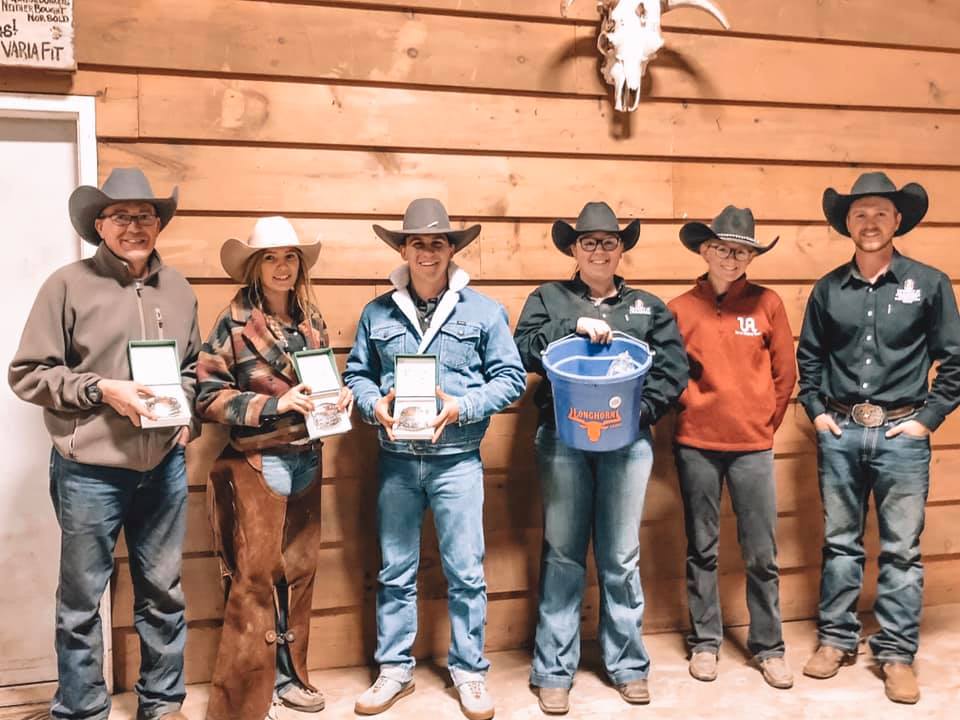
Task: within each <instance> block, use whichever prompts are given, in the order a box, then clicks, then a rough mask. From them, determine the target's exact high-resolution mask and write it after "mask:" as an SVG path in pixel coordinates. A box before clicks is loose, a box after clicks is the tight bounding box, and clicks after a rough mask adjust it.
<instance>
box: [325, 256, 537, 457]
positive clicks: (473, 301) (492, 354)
mask: <svg viewBox="0 0 960 720" xmlns="http://www.w3.org/2000/svg"><path fill="white" fill-rule="evenodd" d="M448 272H449V289H448V290H447V292H446V293H444V295H443V297H442V298H441V300H440V303H439V304H438V305H437V309H436V311H435V312H434V314H433V319H432V321H431V323H430V326H429V327H428V328H427V330H426V332H425V333H421V331H420V323H419V322H418V320H417V313H416V308H415V306H414V304H413V300H412V298H411V297H410V293H409V291H408V289H407V286H408V284H409V281H410V273H409V270H408V268H407V266H406V265H402V266H401V267H399V268H397V269H396V270H394V271H393V272H392V273H391V274H390V281H391V282H392V283H393V286H394V287H395V288H396V290H394V291H392V292H388V293H385V294H383V295H381V296H380V297H378V298H376V299H375V300H373V301H372V302H370V303H368V304H367V306H366V307H365V308H364V309H363V314H362V315H361V316H360V324H359V326H358V328H357V339H356V341H355V342H354V344H353V349H352V350H351V351H350V357H349V358H347V368H346V370H345V372H344V375H343V377H344V381H345V382H346V384H347V385H349V387H350V389H351V390H353V394H354V398H355V402H356V406H357V409H358V410H359V411H360V415H361V417H362V418H363V419H364V421H365V422H368V423H370V424H372V425H373V424H377V421H376V419H375V418H374V413H373V408H374V405H375V404H376V402H377V401H378V400H379V399H380V398H381V397H383V396H384V395H386V394H387V393H388V392H389V391H390V388H391V387H393V384H394V357H395V356H396V355H398V354H404V353H410V354H412V353H422V354H432V355H436V356H437V367H438V370H439V373H440V387H441V388H442V389H443V391H444V392H445V393H447V394H449V395H453V396H454V397H456V398H457V400H458V402H459V405H460V421H459V423H457V424H455V425H454V424H451V425H447V427H446V428H444V431H443V434H442V435H441V436H440V439H439V440H437V442H436V444H433V443H431V442H430V441H429V440H414V441H410V440H403V441H400V440H398V441H395V442H391V440H390V439H389V438H388V437H387V434H386V431H385V430H384V429H383V428H382V427H381V428H380V447H382V448H384V449H385V450H390V451H392V452H400V453H408V454H414V455H449V454H453V453H459V452H466V451H468V450H476V449H477V448H479V447H480V441H481V440H482V439H483V434H484V432H485V431H486V429H487V426H488V425H489V424H490V416H491V415H493V414H494V413H497V412H500V411H501V410H503V409H504V408H505V407H506V406H507V405H509V404H510V403H512V402H514V401H515V400H517V399H518V398H519V397H520V395H521V394H522V393H523V390H524V388H525V387H526V379H527V376H526V372H525V371H524V369H523V365H522V364H521V363H520V354H519V353H518V352H517V347H516V345H514V342H513V338H512V337H511V334H510V328H509V326H508V325H507V313H506V311H505V310H504V308H503V306H502V305H500V304H499V303H497V302H496V301H495V300H492V299H490V298H488V297H486V296H485V295H481V294H480V293H478V292H476V291H474V290H472V289H470V288H468V287H467V283H468V282H469V281H470V276H469V275H468V274H467V273H466V271H464V270H463V269H461V268H459V267H457V266H456V264H454V263H450V269H449V271H448Z"/></svg>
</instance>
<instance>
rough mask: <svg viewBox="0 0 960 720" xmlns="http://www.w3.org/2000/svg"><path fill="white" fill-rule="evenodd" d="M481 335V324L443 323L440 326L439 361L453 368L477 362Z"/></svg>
mask: <svg viewBox="0 0 960 720" xmlns="http://www.w3.org/2000/svg"><path fill="white" fill-rule="evenodd" d="M481 336H482V329H481V326H480V325H479V324H476V323H468V322H462V321H459V322H455V323H450V324H447V325H444V326H443V327H442V328H440V361H441V362H442V363H443V364H444V365H446V366H447V367H450V368H455V369H460V368H464V367H467V366H468V365H470V364H471V363H474V362H477V363H479V361H480V354H479V346H480V338H481Z"/></svg>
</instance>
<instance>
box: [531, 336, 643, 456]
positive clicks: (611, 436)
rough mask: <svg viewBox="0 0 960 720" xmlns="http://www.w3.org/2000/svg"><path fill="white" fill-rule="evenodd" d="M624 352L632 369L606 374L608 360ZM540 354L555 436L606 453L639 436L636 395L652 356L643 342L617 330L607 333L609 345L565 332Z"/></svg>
mask: <svg viewBox="0 0 960 720" xmlns="http://www.w3.org/2000/svg"><path fill="white" fill-rule="evenodd" d="M624 352H627V353H629V354H630V357H631V358H632V359H633V361H634V362H635V363H636V364H637V368H636V369H635V370H633V371H631V372H629V373H623V374H618V375H614V376H611V377H607V370H608V369H609V368H610V364H611V363H612V362H613V361H614V360H615V359H616V358H617V357H618V356H619V355H620V354H621V353H624ZM542 355H543V367H544V368H545V369H546V371H547V379H548V380H550V384H551V386H552V387H553V412H554V417H555V418H556V421H557V434H558V435H559V437H560V440H561V441H562V442H563V443H564V444H565V445H569V446H570V447H573V448H577V449H578V450H591V451H594V452H609V451H610V450H617V449H618V448H622V447H624V446H626V445H629V444H630V443H632V442H635V441H636V440H637V439H638V438H639V437H640V421H639V418H640V399H641V398H642V397H643V383H644V380H646V378H647V372H648V371H649V370H650V366H651V365H652V364H653V355H654V353H653V351H652V350H650V346H649V345H647V344H646V343H645V342H643V341H642V340H637V339H635V338H633V337H631V336H629V335H626V334H624V333H621V332H615V333H613V340H612V342H611V343H610V344H609V345H601V344H598V343H591V342H590V341H589V340H587V339H586V338H584V337H580V336H579V335H569V336H567V337H565V338H562V339H560V340H556V341H554V342H552V343H550V344H549V345H548V346H547V349H546V350H544V351H543V353H542Z"/></svg>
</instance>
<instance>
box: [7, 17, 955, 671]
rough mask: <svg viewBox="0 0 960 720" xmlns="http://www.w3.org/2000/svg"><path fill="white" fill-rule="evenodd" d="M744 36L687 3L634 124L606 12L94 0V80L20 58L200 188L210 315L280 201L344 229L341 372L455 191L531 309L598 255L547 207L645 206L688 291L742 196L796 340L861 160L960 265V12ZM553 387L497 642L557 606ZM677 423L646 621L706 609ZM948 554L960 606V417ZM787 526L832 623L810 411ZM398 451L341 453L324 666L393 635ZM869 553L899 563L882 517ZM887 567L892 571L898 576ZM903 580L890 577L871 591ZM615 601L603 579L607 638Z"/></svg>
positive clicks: (520, 450) (37, 79)
mask: <svg viewBox="0 0 960 720" xmlns="http://www.w3.org/2000/svg"><path fill="white" fill-rule="evenodd" d="M721 4H722V6H723V8H724V10H725V11H726V13H727V14H728V16H729V18H730V20H731V23H732V25H733V28H734V31H733V32H729V33H724V32H722V31H720V29H719V28H718V27H717V26H716V24H715V23H714V22H713V21H712V20H711V19H710V18H709V17H707V16H705V15H702V14H700V13H698V12H696V11H692V10H680V11H676V12H674V13H671V14H670V15H669V16H668V17H667V29H668V31H667V32H666V40H667V47H668V51H664V52H663V53H661V56H660V58H659V59H658V60H657V61H656V62H655V63H654V64H653V65H652V66H651V67H650V70H649V73H650V77H649V81H648V83H647V87H646V90H645V97H644V99H643V101H642V103H641V105H640V108H639V110H638V111H637V112H636V113H635V114H633V115H632V116H629V117H621V116H617V115H616V114H614V113H612V112H611V106H610V102H609V100H608V98H607V96H606V89H605V86H604V85H603V84H602V82H601V81H600V79H599V77H598V73H597V61H596V57H595V54H594V51H593V49H592V48H593V46H594V40H593V38H594V35H595V32H596V29H597V28H596V15H595V9H594V4H593V3H592V2H589V0H581V2H579V3H576V4H575V5H574V7H573V8H571V12H570V16H569V17H568V18H566V19H563V18H560V17H559V12H558V6H559V2H558V0H524V1H523V2H517V1H516V0H358V1H355V2H353V1H345V2H319V1H310V0H302V1H300V2H293V1H290V2H284V1H275V2H271V1H269V0H165V2H163V3H158V2H155V1H150V0H127V2H124V3H116V2H114V0H77V12H76V16H77V56H78V59H79V63H80V68H79V71H78V73H77V74H76V76H75V77H74V78H73V79H72V80H71V79H69V78H64V77H60V76H54V75H49V76H48V75H43V74H36V73H26V72H13V71H4V73H3V74H2V75H0V90H9V91H30V92H74V93H79V94H87V95H93V96H95V97H96V98H97V108H98V117H97V127H98V134H99V138H100V165H101V172H102V173H103V174H105V173H106V172H108V171H109V170H110V169H111V168H113V167H115V166H119V165H130V164H136V165H139V166H141V167H143V168H144V169H145V171H146V172H147V173H148V175H149V176H150V178H151V180H152V181H153V183H154V187H155V188H156V189H158V190H159V191H161V192H166V190H167V189H168V188H169V187H170V186H171V185H173V184H178V185H179V186H180V189H181V198H182V205H181V212H180V214H179V216H178V218H177V219H176V220H175V221H174V222H173V223H172V224H171V226H170V227H169V229H167V230H166V232H164V234H163V235H162V236H161V240H160V248H161V250H162V252H163V255H164V257H165V258H166V259H167V261H169V262H171V263H173V264H174V265H176V266H177V267H179V268H180V269H181V270H182V271H183V272H184V273H185V274H186V275H187V276H189V278H190V279H191V281H192V282H193V283H194V287H195V289H196V292H197V295H198V296H199V298H200V308H201V314H202V324H203V330H204V332H206V331H207V330H208V329H209V327H210V325H211V322H212V320H213V318H214V317H215V316H216V314H217V312H218V311H219V310H220V308H222V307H223V306H224V305H225V303H226V302H227V300H228V298H229V297H230V296H231V294H232V293H233V291H234V289H235V288H234V287H233V286H232V285H230V284H229V283H228V282H227V280H226V278H225V275H224V273H223V271H222V270H221V268H220V266H219V263H218V259H217V253H218V249H219V246H220V244H221V242H222V241H223V239H224V238H226V237H228V236H231V235H239V236H242V235H243V234H245V233H246V232H248V231H249V229H250V228H251V226H252V224H253V219H254V218H255V217H256V216H257V215H259V214H262V213H283V214H286V215H288V216H289V217H291V218H293V220H294V222H295V224H296V225H297V226H298V228H299V229H300V231H301V232H302V233H303V234H304V235H306V236H314V235H318V234H319V235H321V236H322V238H323V241H324V249H323V252H322V254H321V260H320V264H319V267H318V271H317V273H316V276H317V278H318V283H317V290H318V293H319V296H320V299H321V301H322V306H323V308H324V311H325V315H326V319H327V322H328V324H329V325H330V328H331V337H332V339H333V343H334V345H335V347H336V348H337V353H338V356H339V358H340V360H341V361H342V360H343V358H344V357H345V354H346V352H347V350H348V348H349V347H350V344H351V343H352V340H353V336H354V330H355V323H356V319H357V317H358V315H359V312H360V309H361V307H362V306H363V304H364V303H365V302H366V301H368V300H370V299H371V298H373V297H374V296H375V295H376V294H377V293H378V292H381V291H383V290H384V289H385V288H384V284H385V277H386V274H387V273H388V272H389V270H390V269H392V267H393V266H394V265H395V264H397V257H396V255H395V254H394V253H393V252H392V251H390V250H389V249H388V248H387V247H386V246H384V245H383V244H382V243H381V242H380V241H379V240H377V239H376V238H375V236H374V235H373V233H372V232H371V231H370V223H371V222H372V221H376V222H385V223H388V224H395V223H397V222H398V220H399V217H400V215H401V214H402V212H403V209H404V207H405V206H406V204H407V202H408V201H409V200H410V199H411V198H413V197H415V196H422V195H431V196H436V197H439V198H442V199H443V200H444V201H445V202H446V204H447V206H448V208H449V209H450V210H451V212H452V213H453V214H454V215H455V216H456V219H457V220H458V221H461V222H464V223H467V222H473V221H477V220H479V221H482V222H483V225H484V232H483V234H482V236H481V239H480V240H479V241H478V242H476V243H474V244H473V245H472V246H471V247H470V248H469V249H468V250H467V251H466V252H465V253H464V255H463V257H462V258H460V260H461V262H462V264H463V265H464V266H465V267H466V268H467V269H468V270H469V271H470V272H471V273H472V274H473V277H474V279H475V285H476V286H477V287H479V288H480V289H482V290H484V291H486V292H488V293H489V294H491V295H493V296H495V297H497V298H499V299H500V300H501V301H503V302H504V304H505V305H506V306H507V308H508V310H509V312H510V317H511V319H512V320H513V321H515V320H516V318H517V315H518V313H519V310H520V308H521V306H522V303H523V300H524V298H525V297H526V295H527V294H528V293H529V291H530V290H531V289H532V288H533V287H535V286H536V285H537V284H538V283H540V282H542V281H545V280H549V279H555V278H559V277H564V276H567V275H568V274H569V273H570V272H571V266H570V263H569V261H568V260H567V259H565V258H564V257H563V256H561V255H560V254H559V253H557V252H556V251H555V250H554V249H553V248H552V245H551V243H550V239H549V233H548V230H549V222H550V220H552V219H553V218H554V217H558V216H567V217H569V216H571V215H575V214H576V212H577V211H578V210H579V208H580V207H581V205H582V204H583V203H584V202H586V201H588V200H592V199H597V198H602V199H605V200H606V201H608V202H609V203H610V204H611V205H613V206H614V207H615V208H616V209H617V210H618V212H619V214H620V215H621V216H622V217H633V216H639V217H641V218H642V219H643V221H644V229H643V232H642V234H641V241H640V244H639V246H638V247H637V249H636V250H634V251H633V252H632V253H630V254H629V255H627V256H626V258H625V260H624V263H623V270H624V272H625V274H626V275H627V276H628V278H629V279H630V280H632V281H633V282H635V283H639V284H642V285H643V286H645V287H647V288H649V289H651V290H653V291H654V292H657V293H659V294H660V295H661V296H662V297H663V298H664V299H669V298H671V297H673V296H675V295H677V294H678V293H680V292H682V291H683V290H684V289H686V287H687V286H688V285H689V283H690V282H691V279H692V278H693V277H694V275H695V274H697V273H698V272H699V271H700V269H701V268H700V265H699V264H698V260H697V258H695V257H694V256H693V255H691V254H689V253H688V252H687V251H685V250H683V249H682V248H681V246H680V245H679V243H678V241H677V239H676V238H677V230H678V228H679V226H680V224H681V223H682V222H684V221H685V220H687V219H702V220H707V219H709V218H711V217H712V216H713V215H714V214H716V213H717V212H718V211H719V210H720V209H721V208H722V207H723V206H724V205H725V204H726V203H728V202H735V203H737V204H739V205H747V206H750V207H752V208H753V209H754V211H755V213H756V214H757V216H758V218H759V219H760V220H761V225H760V228H759V233H760V236H761V237H762V238H770V237H772V236H773V235H780V236H781V238H782V239H781V242H780V245H779V247H778V248H777V250H776V251H775V252H774V253H772V254H770V255H768V256H765V257H764V258H762V259H761V260H758V261H757V262H756V263H755V264H754V265H753V266H752V267H751V274H752V276H753V277H754V278H755V279H758V280H761V281H765V282H767V283H769V284H770V285H771V286H773V287H774V288H776V289H777V291H778V292H780V293H781V295H782V296H783V298H784V300H785V302H786V304H787V307H788V309H789V313H790V320H791V323H792V325H793V328H794V331H795V332H797V331H799V327H800V320H801V314H802V310H803V305H804V302H805V300H806V295H807V292H808V290H809V287H810V285H811V283H812V281H813V280H814V279H816V278H817V277H819V276H820V275H822V274H824V273H825V272H826V271H828V270H829V269H831V268H832V267H834V266H835V265H837V264H839V263H840V262H843V261H844V260H845V259H846V258H848V257H849V255H850V254H851V246H850V243H849V241H848V240H846V239H845V238H842V237H839V236H837V235H836V234H834V233H833V232H831V231H828V230H827V228H826V226H825V224H824V222H823V220H822V216H821V212H820V196H821V193H822V191H823V188H824V187H826V186H827V185H833V186H836V187H838V188H840V189H843V190H845V189H847V188H848V187H849V186H850V184H851V183H852V181H853V179H854V178H855V177H856V176H857V175H858V174H859V173H860V172H861V171H862V170H863V169H864V168H876V167H882V168H888V169H890V172H891V174H892V176H893V177H894V179H895V180H896V181H897V182H898V183H900V184H902V183H904V182H906V181H909V180H916V181H919V182H922V183H923V184H924V185H926V187H927V188H928V190H929V191H930V193H931V196H932V206H931V210H930V214H929V216H928V220H927V222H926V223H925V224H924V225H923V227H922V228H921V229H919V230H917V231H915V232H914V233H912V234H911V235H910V236H909V237H908V238H906V239H904V240H902V241H901V242H900V243H899V246H900V247H901V248H902V249H903V250H904V251H906V252H907V253H909V254H911V255H913V256H914V257H916V258H918V259H921V260H924V261H928V262H932V263H934V264H936V265H938V266H939V267H941V268H942V269H944V270H945V271H947V272H948V273H949V274H950V275H951V277H953V278H955V279H960V253H958V252H957V251H956V249H955V245H954V243H955V236H956V233H957V229H958V225H960V207H958V206H957V204H956V203H955V202H952V200H953V198H955V197H956V195H957V193H958V191H960V172H958V168H960V72H957V71H958V70H960V55H958V54H957V51H958V49H960V41H958V40H957V38H960V6H957V5H956V4H949V3H925V4H924V7H923V9H922V11H919V9H915V8H913V7H912V5H911V4H910V3H899V2H892V1H891V0H793V1H792V2H789V3H779V2H769V0H722V3H721ZM534 422H535V421H534V416H533V413H532V412H531V403H530V398H529V394H528V396H527V397H525V398H524V400H523V402H522V403H520V405H519V407H516V408H512V409H511V410H509V411H508V412H506V413H504V414H502V415H500V416H498V417H496V418H495V419H494V421H493V423H492V426H491V430H490V433H489V435H488V437H487V439H486V441H485V442H484V446H483V455H484V458H485V461H486V465H487V477H486V492H487V501H486V528H487V547H488V557H487V578H488V583H489V592H490V613H489V623H488V628H487V630H488V631H487V638H488V647H489V649H491V650H496V649H502V648H509V647H516V646H520V645H523V644H525V643H528V642H529V640H530V637H531V632H532V622H533V618H534V613H535V607H536V587H537V575H538V562H539V546H540V537H541V530H540V524H541V518H540V504H539V503H540V501H539V493H538V488H537V483H536V480H535V473H534V470H533V464H532V459H531V442H532V432H533V430H534ZM668 438H669V423H664V424H663V426H661V427H659V428H658V429H657V451H658V454H657V463H656V468H655V474H654V477H653V478H652V480H651V482H650V489H649V492H648V496H647V503H646V512H645V519H644V525H643V530H642V538H641V539H642V546H643V552H642V555H641V569H642V573H643V579H644V588H645V592H646V594H647V603H648V610H647V620H646V628H647V629H648V630H649V631H657V630H667V629H677V628H682V627H684V626H685V623H686V609H685V594H684V587H683V579H682V578H683V573H684V567H683V556H684V539H683V530H682V525H681V512H680V503H679V498H678V493H677V489H676V478H675V474H674V471H673V469H672V458H671V457H670V448H669V441H668ZM218 441H219V437H218V436H217V433H216V432H215V428H208V431H207V432H205V434H204V438H203V439H202V440H201V441H199V442H198V443H195V444H194V445H192V446H191V449H190V460H191V469H190V472H191V475H190V478H191V479H190V490H191V492H190V525H189V533H188V538H187V546H186V548H185V563H184V572H185V580H184V584H185V588H186V593H187V598H188V610H187V612H188V619H189V627H190V637H189V644H188V655H189V658H188V679H189V681H191V682H196V681H203V680H206V679H208V678H209V676H210V670H211V665H212V662H213V658H214V654H215V650H216V642H217V638H218V627H219V622H220V618H221V616H222V612H223V603H222V597H221V594H220V591H219V587H218V577H217V563H216V560H215V558H214V557H213V555H212V554H211V538H210V532H209V529H208V526H207V522H206V516H205V501H206V498H205V492H204V482H205V472H206V470H207V468H208V467H209V464H210V462H211V460H212V456H213V453H214V452H215V448H216V446H217V443H218ZM934 444H935V448H936V452H935V455H934V462H933V483H932V488H931V494H930V504H929V509H928V523H927V530H926V532H925V535H924V539H923V550H924V552H925V554H926V558H927V573H928V574H927V578H928V579H927V585H926V601H927V602H928V603H930V604H937V603H944V602H947V601H950V600H953V601H956V599H957V598H958V583H960V580H958V576H960V479H958V471H960V417H958V418H955V419H951V420H949V421H948V422H947V423H946V424H945V425H944V426H943V428H941V429H940V431H939V432H938V433H937V434H936V436H935V441H934ZM776 452H777V460H776V469H777V488H778V493H779V496H778V507H779V513H780V518H779V528H778V541H779V547H780V559H781V564H782V567H783V577H782V602H783V613H784V617H785V619H795V618H809V617H812V615H813V614H814V612H815V603H816V594H817V583H818V576H819V569H818V565H819V557H820V533H821V520H820V507H819V497H818V492H817V483H816V473H815V452H814V446H813V444H812V439H811V432H810V428H809V424H808V423H807V421H806V419H805V418H804V417H803V416H802V413H801V412H799V411H796V410H792V411H791V412H790V413H789V414H788V416H787V419H786V422H785V424H784V427H783V428H782V429H781V430H780V432H779V434H778V436H777V442H776ZM375 457H376V446H375V438H374V435H373V433H372V432H370V430H369V429H368V428H364V427H360V428H358V429H357V430H356V431H355V432H354V433H353V434H351V435H350V436H348V437H344V438H338V439H335V440H332V441H330V442H329V443H328V444H327V448H326V450H325V453H324V471H325V480H324V483H325V487H324V489H325V494H324V511H323V518H324V527H323V543H322V545H321V546H320V547H319V548H318V557H319V566H320V581H319V582H318V583H317V591H316V596H315V602H314V607H315V612H314V618H313V626H314V631H315V634H314V641H313V644H312V647H311V651H310V665H311V667H314V668H321V667H330V666H336V665H346V664H357V663H365V662H368V661H369V660H370V658H371V656H372V651H373V643H374V637H375V627H374V616H373V601H374V592H375V581H376V572H377V567H378V558H377V549H376V541H375V535H374V530H373V528H374V496H375V481H374V472H375ZM870 535H871V540H870V541H869V552H870V556H871V558H875V557H876V555H877V551H878V549H877V543H876V541H875V539H873V537H872V536H873V535H875V530H873V529H871V533H870ZM735 538H736V534H735V525H734V519H733V517H732V515H731V511H730V508H729V505H726V506H725V508H724V523H723V553H722V562H721V568H722V591H723V599H724V613H725V617H726V619H727V621H728V622H731V623H744V622H745V621H746V619H747V618H746V610H745V607H744V602H743V594H744V582H743V578H742V576H741V569H742V564H741V562H740V560H739V557H738V552H737V549H736V544H735ZM123 556H124V551H123V549H122V548H121V550H120V557H121V560H120V563H119V568H118V572H117V574H116V578H115V583H114V590H113V592H114V602H115V606H114V607H115V610H114V624H115V630H114V633H115V637H114V646H115V647H116V648H117V649H118V657H117V662H116V675H117V678H116V679H117V685H118V687H120V688H129V687H131V685H132V684H133V682H134V681H135V679H136V668H137V663H138V649H137V643H136V636H135V634H134V633H133V631H132V628H131V607H132V600H131V589H130V585H129V579H128V576H127V572H126V561H125V560H124V559H123ZM873 564H874V563H873V562H872V561H871V565H873ZM422 568H423V569H422V573H421V579H420V597H421V601H422V602H421V632H420V637H419V640H418V644H417V648H416V651H417V653H418V654H420V655H429V654H432V653H437V654H441V655H442V654H443V653H444V652H445V646H446V643H447V637H448V629H447V624H446V620H445V612H444V593H445V585H444V580H443V577H442V572H441V570H440V566H439V562H438V556H437V550H436V540H435V537H434V536H433V534H432V533H430V532H428V533H427V537H426V539H425V541H424V547H423V561H422ZM875 580H876V572H875V569H874V570H873V571H872V572H871V574H869V575H868V581H867V585H866V591H865V593H864V597H863V600H862V606H863V607H864V608H866V607H869V604H870V602H871V599H872V597H873V585H874V583H875ZM597 602H598V594H597V589H596V583H595V578H593V576H592V579H591V583H590V590H589V592H588V593H587V597H586V607H585V612H584V618H585V619H584V624H585V630H586V633H587V634H588V635H589V634H592V633H593V632H594V628H595V624H596V617H597Z"/></svg>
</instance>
